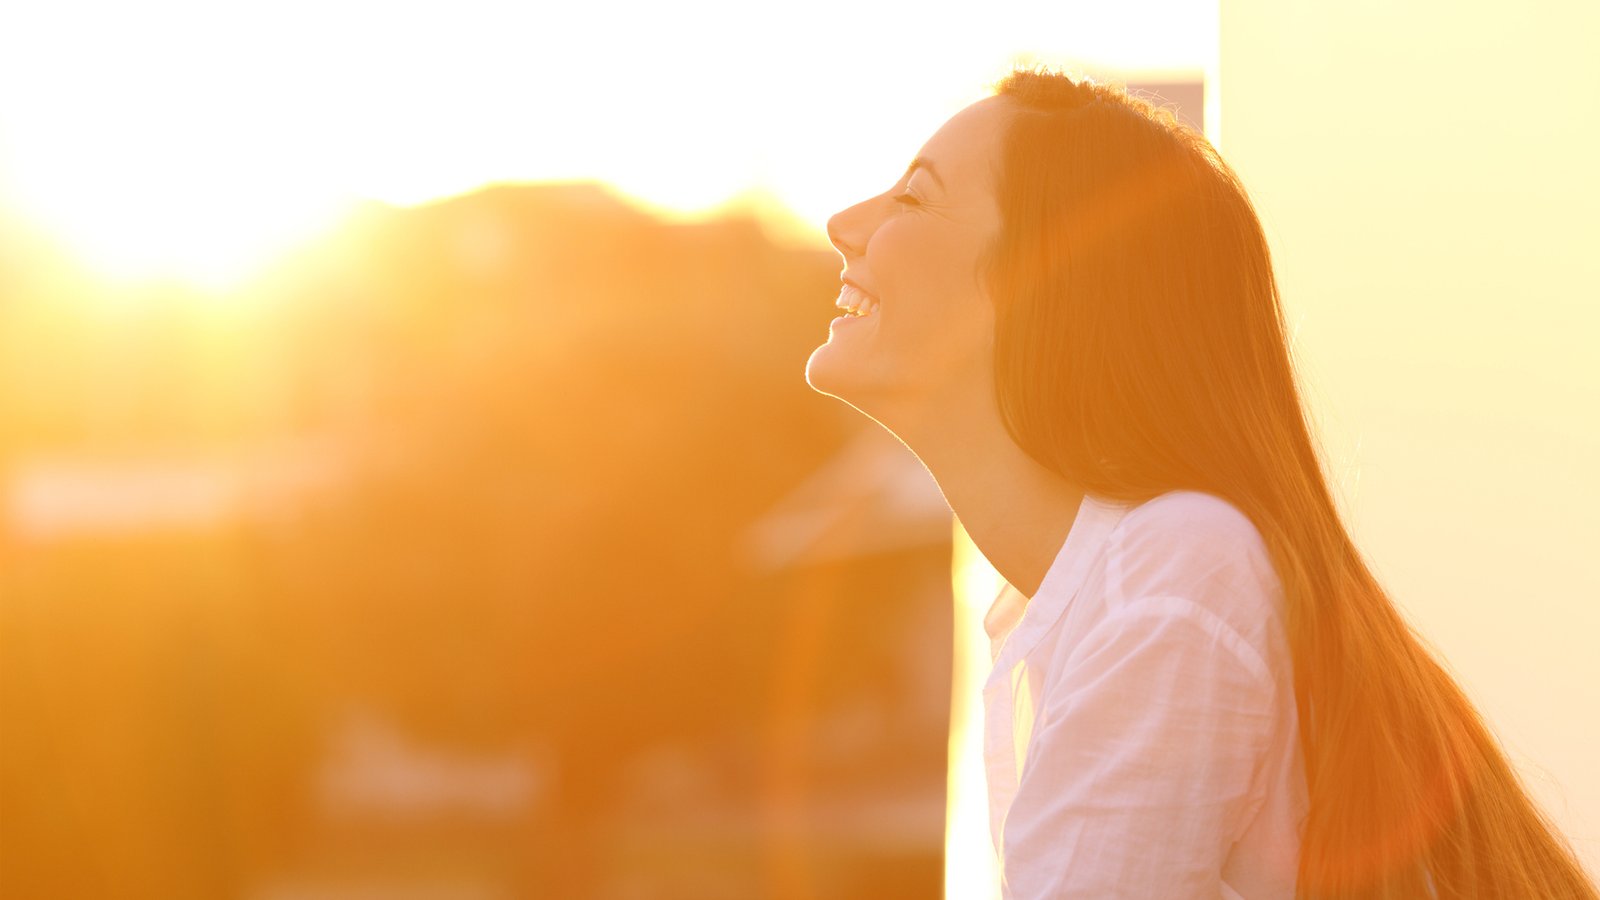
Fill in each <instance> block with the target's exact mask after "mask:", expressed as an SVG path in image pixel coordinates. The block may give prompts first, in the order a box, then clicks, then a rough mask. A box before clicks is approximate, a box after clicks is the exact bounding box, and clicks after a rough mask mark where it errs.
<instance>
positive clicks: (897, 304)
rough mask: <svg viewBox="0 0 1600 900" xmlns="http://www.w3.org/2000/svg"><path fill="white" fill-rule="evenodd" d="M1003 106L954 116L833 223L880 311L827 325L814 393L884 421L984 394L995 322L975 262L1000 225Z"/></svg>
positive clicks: (814, 357) (816, 355)
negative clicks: (893, 178) (901, 171)
mask: <svg viewBox="0 0 1600 900" xmlns="http://www.w3.org/2000/svg"><path fill="white" fill-rule="evenodd" d="M1008 103H1009V101H1008V100H1007V99H1006V98H1003V97H997V96H996V97H986V98H984V99H982V100H979V101H978V102H976V103H973V104H972V105H971V106H968V107H966V108H965V109H963V110H961V111H960V112H958V113H956V114H955V115H954V116H952V117H951V118H950V120H949V121H948V122H946V123H945V124H944V125H943V126H942V127H941V128H940V129H939V130H938V131H937V132H935V133H934V135H933V136H932V137H931V138H929V139H928V141H927V143H925V144H923V145H922V150H921V152H920V153H918V154H917V160H918V161H917V162H914V163H913V164H912V166H911V168H910V169H909V170H908V171H907V173H906V174H905V175H904V176H902V177H901V179H900V180H899V181H898V182H896V183H895V185H894V187H892V188H890V189H889V190H888V191H885V192H884V193H882V194H879V195H877V196H875V197H869V198H867V199H865V200H863V201H861V202H860V203H857V204H856V205H854V206H852V207H850V208H849V209H846V210H843V211H841V212H839V213H837V214H835V215H834V216H833V217H832V218H831V219H829V220H828V235H829V238H830V239H831V240H832V242H833V245H834V247H835V248H837V249H838V251H839V253H840V254H841V255H842V256H843V257H844V263H845V265H844V276H845V277H846V278H848V279H850V280H851V281H854V282H856V283H857V284H859V285H860V286H861V287H862V288H864V289H865V290H866V291H867V293H869V294H870V295H872V296H873V297H874V298H876V299H877V303H876V305H875V308H874V309H873V311H872V312H871V314H870V315H867V316H865V317H861V318H847V319H835V320H834V321H833V322H832V323H831V324H830V325H829V328H828V340H827V342H826V343H824V344H823V345H822V346H820V347H818V348H817V349H816V350H815V351H813V352H812V354H811V358H810V359H809V360H807V362H806V382H807V384H809V385H811V387H812V388H813V389H814V390H817V391H819V392H821V393H824V394H828V395H831V396H834V397H837V398H839V399H840V400H843V401H845V402H846V403H849V404H850V405H851V406H854V407H856V408H857V409H859V410H861V411H862V412H863V413H866V414H867V415H869V416H872V417H873V418H876V419H879V420H880V421H882V420H883V419H884V418H888V419H890V420H891V421H892V420H893V419H894V416H895V413H896V412H897V411H906V412H912V411H920V410H923V409H925V408H927V407H928V405H929V401H933V402H935V403H937V402H939V401H940V400H942V399H950V398H953V397H954V396H955V392H957V391H960V390H971V389H972V388H974V387H977V388H979V389H981V390H982V391H984V392H986V393H985V396H987V392H988V391H989V390H990V389H989V387H988V385H989V384H990V383H991V382H992V372H991V367H992V365H993V362H992V361H993V341H994V316H993V308H992V306H991V305H990V302H989V298H988V294H987V291H986V289H985V287H984V286H983V285H981V284H979V280H978V279H979V272H978V257H979V254H980V253H981V252H982V251H983V249H984V248H985V247H986V246H987V245H988V243H989V242H990V240H991V239H992V238H993V237H994V235H995V234H996V233H997V232H998V230H999V227H1000V213H999V208H998V204H997V202H996V198H995V195H994V186H993V183H992V179H993V177H994V176H993V174H992V169H993V168H995V167H998V164H999V163H998V153H999V140H1000V136H1001V131H1002V126H1003V125H1004V122H1005V118H1004V117H1005V115H1006V113H1007V108H1008V107H1007V104H1008ZM840 312H841V313H843V310H840ZM885 424H888V423H885Z"/></svg>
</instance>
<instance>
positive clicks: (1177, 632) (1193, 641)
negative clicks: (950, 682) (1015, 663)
mask: <svg viewBox="0 0 1600 900" xmlns="http://www.w3.org/2000/svg"><path fill="white" fill-rule="evenodd" d="M1050 681H1051V684H1050V685H1049V686H1048V688H1047V690H1046V691H1044V692H1042V693H1043V696H1042V697H1041V705H1040V708H1039V710H1038V714H1037V719H1036V721H1035V727H1034V730H1033V734H1032V737H1031V739H1030V742H1029V745H1028V753H1027V758H1026V760H1025V763H1024V766H1023V769H1022V772H1021V777H1020V779H1019V781H1018V783H1017V792H1016V795H1015V797H1014V798H1013V801H1012V804H1011V806H1010V808H1009V811H1008V812H1007V814H1006V819H1005V824H1004V828H1003V839H1002V846H1003V853H1002V859H1001V895H1002V897H1003V898H1004V900H1045V898H1051V900H1067V898H1091V897H1094V898H1116V897H1126V898H1135V897H1137V898H1149V897H1162V898H1171V900H1185V898H1216V897H1218V896H1220V890H1221V888H1220V884H1221V877H1222V876H1221V873H1222V865H1223V862H1224V860H1225V859H1226V858H1227V854H1228V851H1229V849H1230V847H1231V846H1232V844H1233V842H1234V841H1235V840H1236V839H1237V838H1238V837H1239V836H1240V835H1241V834H1242V833H1243V831H1244V828H1245V826H1246V825H1247V824H1248V820H1249V817H1250V816H1252V815H1254V813H1255V811H1256V809H1257V808H1258V807H1259V805H1260V801H1261V799H1262V798H1261V797H1259V796H1252V783H1253V781H1254V777H1255V772H1256V769H1257V767H1258V766H1259V765H1260V763H1261V761H1262V760H1263V758H1264V757H1265V755H1266V753H1267V748H1268V746H1269V741H1270V738H1271V731H1272V727H1273V710H1274V708H1275V691H1276V689H1275V687H1274V683H1273V679H1272V677H1271V674H1270V672H1269V671H1267V669H1266V668H1265V665H1264V664H1263V663H1262V662H1261V658H1260V656H1259V655H1258V654H1256V653H1255V652H1254V651H1253V650H1252V649H1251V648H1250V647H1249V645H1248V644H1246V643H1245V642H1244V640H1243V639H1242V638H1241V637H1240V636H1239V635H1238V633H1237V632H1235V631H1234V630H1233V629H1231V628H1230V627H1229V626H1228V625H1227V624H1226V623H1224V622H1223V621H1222V620H1221V619H1219V618H1217V617H1216V616H1215V615H1214V614H1213V613H1211V612H1210V611H1209V610H1207V609H1206V608H1205V607H1203V606H1201V605H1199V604H1196V603H1194V602H1192V601H1190V600H1187V599H1185V598H1182V597H1176V596H1152V597H1143V598H1138V599H1135V600H1132V601H1130V602H1129V603H1127V604H1126V605H1124V606H1122V607H1120V608H1119V609H1118V610H1116V611H1115V612H1113V613H1111V614H1109V615H1108V616H1107V617H1106V618H1105V619H1104V620H1102V621H1101V622H1100V623H1099V624H1098V625H1097V626H1095V627H1094V628H1093V629H1092V630H1091V631H1090V632H1089V633H1088V634H1086V635H1085V636H1084V638H1083V640H1082V641H1081V642H1079V643H1078V644H1077V645H1076V646H1075V647H1074V648H1073V650H1072V651H1071V653H1070V656H1069V658H1068V660H1067V662H1066V664H1065V665H1064V666H1063V667H1062V669H1061V670H1060V673H1059V677H1052V678H1051V679H1050Z"/></svg>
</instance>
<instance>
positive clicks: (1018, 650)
mask: <svg viewBox="0 0 1600 900" xmlns="http://www.w3.org/2000/svg"><path fill="white" fill-rule="evenodd" d="M1131 508H1132V507H1131V505H1129V504H1123V503H1119V502H1117V501H1114V500H1111V499H1108V498H1104V497H1096V496H1094V495H1092V494H1087V493H1086V494H1084V495H1083V501H1082V502H1081V503H1080V504H1079V505H1078V513H1077V515H1076V517H1074V518H1073V520H1072V527H1071V528H1070V529H1068V531H1067V538H1066V540H1065V541H1063V542H1062V545H1061V549H1060V550H1059V551H1057V553H1056V557H1055V559H1054V561H1052V562H1051V564H1050V568H1049V569H1048V570H1047V571H1046V572H1045V575H1044V579H1043V580H1042V581H1040V583H1039V589H1038V590H1037V591H1035V592H1034V594H1033V597H1032V598H1031V599H1028V600H1027V601H1026V605H1025V606H1023V608H1022V614H1021V619H1020V620H1018V621H1017V624H1016V626H1015V627H1014V628H1012V629H1011V630H1010V632H1009V633H1008V634H1006V635H1005V640H1004V642H1003V643H1002V644H1001V645H1000V646H999V647H998V648H997V649H996V650H995V660H994V663H995V665H994V671H993V672H991V673H990V676H989V678H990V681H993V680H994V679H995V677H996V676H997V675H998V674H999V673H1000V672H1004V671H1006V670H1008V669H1009V668H1010V667H1011V664H1012V663H1014V662H1016V661H1017V660H1019V659H1021V658H1022V657H1024V656H1026V655H1027V653H1028V651H1029V650H1032V649H1033V647H1034V645H1036V644H1037V643H1038V642H1039V639H1040V638H1041V637H1043V636H1044V633H1045V632H1046V631H1048V630H1049V629H1050V626H1051V625H1053V624H1055V622H1056V620H1057V619H1059V618H1061V614H1062V612H1063V611H1065V610H1066V608H1067V605H1068V603H1069V602H1070V601H1071V600H1072V598H1073V597H1074V596H1075V595H1076V594H1077V592H1078V588H1080V587H1082V586H1083V583H1084V580H1085V579H1086V578H1087V577H1088V574H1089V567H1090V566H1092V565H1093V564H1094V562H1095V560H1096V559H1097V558H1098V557H1099V555H1100V550H1101V548H1102V547H1103V546H1104V545H1105V542H1106V538H1107V537H1108V536H1110V534H1111V530H1112V529H1113V528H1115V527H1116V526H1117V523H1118V522H1119V521H1121V519H1122V516H1123V515H1124V514H1126V513H1127V511H1128V510H1129V509H1131ZM1008 594H1012V595H1015V596H1007V595H1008ZM1007 601H1010V602H1014V603H1021V602H1022V601H1023V596H1022V593H1021V592H1020V591H1018V590H1017V589H1016V588H1014V587H1012V586H1011V585H1009V584H1007V585H1004V586H1003V587H1002V589H1001V591H1000V595H999V596H997V597H996V598H995V601H994V604H992V605H991V607H990V611H989V614H988V615H986V616H985V617H984V622H983V627H984V630H985V631H986V632H988V634H989V638H990V640H991V641H993V640H994V639H995V638H996V637H997V636H998V635H999V634H1000V633H1001V632H1002V631H1004V629H1005V626H1006V624H1007V623H1008V622H1009V621H1010V620H1011V619H1013V618H1015V614H1014V613H1013V614H1012V615H1006V614H1005V611H1004V610H998V609H996V608H995V607H998V606H999V605H1000V604H1001V603H1004V602H1007Z"/></svg>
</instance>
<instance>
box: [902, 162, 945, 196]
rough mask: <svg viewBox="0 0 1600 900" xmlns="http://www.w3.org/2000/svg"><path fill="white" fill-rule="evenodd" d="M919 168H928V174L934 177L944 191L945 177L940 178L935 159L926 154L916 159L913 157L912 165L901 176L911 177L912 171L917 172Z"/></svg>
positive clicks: (935, 182) (934, 181)
mask: <svg viewBox="0 0 1600 900" xmlns="http://www.w3.org/2000/svg"><path fill="white" fill-rule="evenodd" d="M918 168H922V169H927V170H928V174H929V175H930V176H932V178H933V183H934V184H937V185H938V186H939V190H941V191H942V190H944V189H945V186H944V179H943V178H940V177H939V173H938V172H936V171H934V168H933V160H931V159H929V158H927V157H926V156H919V157H917V158H916V159H913V160H912V161H911V165H909V166H906V174H904V175H902V176H901V177H902V178H910V177H911V173H912V172H915V171H916V170H917V169H918Z"/></svg>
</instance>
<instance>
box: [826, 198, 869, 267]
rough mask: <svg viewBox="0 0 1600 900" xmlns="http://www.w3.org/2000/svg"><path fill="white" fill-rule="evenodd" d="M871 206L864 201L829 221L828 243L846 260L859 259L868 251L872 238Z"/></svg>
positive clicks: (835, 214) (836, 214)
mask: <svg viewBox="0 0 1600 900" xmlns="http://www.w3.org/2000/svg"><path fill="white" fill-rule="evenodd" d="M870 206H871V201H862V202H861V203H857V204H856V205H855V206H852V207H850V208H849V209H844V210H840V211H839V212H836V213H834V214H833V215H832V216H831V217H829V219H828V241H829V242H830V243H832V244H833V246H834V248H835V249H837V250H838V251H839V252H840V253H841V254H843V255H844V257H845V258H846V259H852V258H855V257H859V256H861V255H862V253H863V252H864V251H865V250H866V246H867V239H868V238H870V237H871V236H872V224H871V221H870V217H869V216H868V215H867V212H868V207H870Z"/></svg>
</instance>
